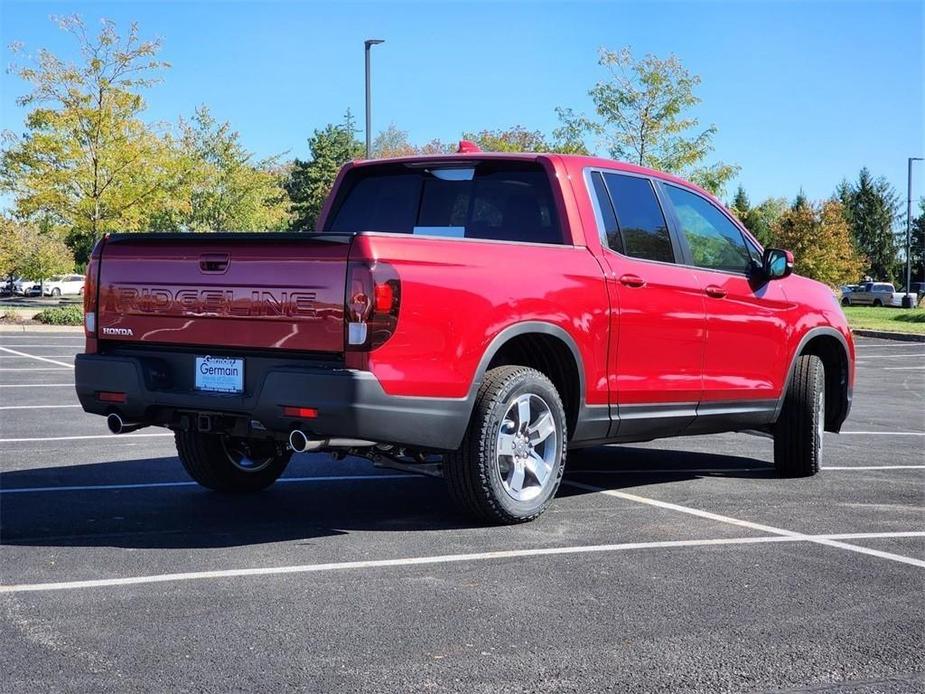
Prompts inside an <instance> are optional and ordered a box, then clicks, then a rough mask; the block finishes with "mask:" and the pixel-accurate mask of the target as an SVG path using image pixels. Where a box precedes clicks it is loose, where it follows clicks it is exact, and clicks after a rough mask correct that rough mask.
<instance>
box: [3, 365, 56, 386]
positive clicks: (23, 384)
mask: <svg viewBox="0 0 925 694" xmlns="http://www.w3.org/2000/svg"><path fill="white" fill-rule="evenodd" d="M63 370H64V369H61V371H63ZM73 387H74V384H73V383H0V388H73Z"/></svg>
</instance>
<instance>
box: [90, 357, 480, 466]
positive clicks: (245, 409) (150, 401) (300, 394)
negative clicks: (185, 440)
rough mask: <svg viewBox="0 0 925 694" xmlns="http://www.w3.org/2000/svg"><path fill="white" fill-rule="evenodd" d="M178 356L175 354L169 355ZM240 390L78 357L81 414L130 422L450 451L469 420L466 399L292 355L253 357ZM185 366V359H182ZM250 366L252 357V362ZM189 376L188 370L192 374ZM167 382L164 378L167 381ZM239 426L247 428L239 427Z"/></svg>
mask: <svg viewBox="0 0 925 694" xmlns="http://www.w3.org/2000/svg"><path fill="white" fill-rule="evenodd" d="M171 356H173V357H175V358H176V355H171ZM253 361H254V362H256V363H255V365H254V367H252V368H250V373H249V374H247V376H246V382H245V393H243V394H241V395H226V394H213V393H203V392H201V391H196V390H192V389H191V388H189V387H179V388H171V387H159V385H158V384H157V379H158V378H159V377H161V376H162V375H163V373H162V372H163V370H164V369H165V367H166V369H167V370H168V371H169V370H170V368H171V367H172V366H174V363H173V360H166V365H165V360H162V359H150V358H146V357H134V356H116V355H108V354H78V355H77V357H76V359H75V383H76V389H77V397H78V398H79V399H80V404H81V406H82V407H83V409H84V410H85V411H86V412H90V413H93V414H100V415H106V414H109V413H111V412H118V413H119V415H120V416H121V417H122V418H123V419H124V420H125V421H127V422H144V423H151V424H159V425H162V426H178V425H179V424H180V422H182V421H183V417H184V416H188V415H190V414H198V413H204V414H212V415H217V416H221V417H225V418H227V419H233V420H236V424H235V432H236V433H241V434H244V435H256V436H261V435H262V436H266V435H268V434H276V435H284V434H288V432H289V431H291V430H292V429H295V428H298V429H301V430H302V431H304V432H306V433H307V434H309V436H310V437H314V438H328V437H338V438H341V437H342V438H355V439H365V440H369V441H375V442H381V443H395V444H401V445H406V446H411V447H415V448H426V449H440V450H453V449H455V448H457V447H458V446H459V443H460V441H461V440H462V437H463V433H464V432H465V429H466V426H467V424H468V420H469V414H470V411H471V405H470V403H469V401H468V400H466V399H443V398H414V397H398V396H393V395H388V394H387V393H385V392H384V391H383V390H382V386H381V385H380V384H379V381H378V380H377V379H376V377H375V376H374V375H373V374H372V373H369V372H366V371H354V370H350V369H343V368H330V367H327V368H326V367H311V366H304V365H300V364H299V363H298V362H297V360H291V363H290V364H287V363H286V360H279V359H275V360H257V359H255V360H253ZM181 363H182V361H181ZM249 365H250V362H249ZM189 372H190V373H192V371H191V370H190V371H189ZM166 380H167V381H168V385H172V383H170V380H171V379H169V378H167V379H166ZM100 391H110V392H119V393H125V394H126V401H125V403H123V404H115V403H112V402H102V401H100V400H99V399H98V397H97V394H98V393H99V392H100ZM284 405H295V406H300V407H311V408H315V409H317V410H318V416H317V418H313V419H292V418H290V417H286V416H284V415H283V409H282V408H283V406H284ZM241 427H244V429H241Z"/></svg>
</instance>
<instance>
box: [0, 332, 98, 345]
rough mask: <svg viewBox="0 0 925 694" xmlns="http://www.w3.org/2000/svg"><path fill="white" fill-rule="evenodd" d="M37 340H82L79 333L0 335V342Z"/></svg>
mask: <svg viewBox="0 0 925 694" xmlns="http://www.w3.org/2000/svg"><path fill="white" fill-rule="evenodd" d="M37 338H40V339H42V340H80V339H82V338H81V337H80V334H79V333H74V334H72V335H45V334H43V333H29V334H27V335H16V334H13V333H2V334H0V340H6V339H16V340H34V339H37ZM81 344H83V343H81Z"/></svg>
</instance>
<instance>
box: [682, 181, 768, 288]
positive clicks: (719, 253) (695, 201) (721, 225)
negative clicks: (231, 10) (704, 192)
mask: <svg viewBox="0 0 925 694" xmlns="http://www.w3.org/2000/svg"><path fill="white" fill-rule="evenodd" d="M664 190H665V191H666V192H667V194H668V198H669V199H670V200H671V204H672V206H673V207H674V211H675V214H676V215H677V217H678V221H679V222H680V224H681V231H682V233H683V234H684V238H685V239H686V240H687V245H688V246H689V247H690V251H691V259H692V261H693V263H694V265H696V266H697V267H702V268H707V269H709V270H725V271H728V272H742V273H744V272H747V271H748V269H749V265H750V264H751V256H750V255H749V252H748V247H747V246H746V245H745V239H744V238H743V236H742V232H741V231H739V228H738V227H737V226H736V225H735V224H733V223H732V222H731V221H730V220H729V218H728V217H726V215H724V214H723V213H722V212H720V211H719V209H717V207H716V206H715V205H714V204H713V203H711V202H710V201H708V200H706V199H705V198H702V197H700V196H699V195H697V194H695V193H692V192H690V191H688V190H684V189H683V188H678V187H677V186H673V185H669V184H666V185H665V186H664Z"/></svg>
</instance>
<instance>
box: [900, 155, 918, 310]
mask: <svg viewBox="0 0 925 694" xmlns="http://www.w3.org/2000/svg"><path fill="white" fill-rule="evenodd" d="M914 161H922V157H909V177H908V179H907V183H906V296H904V297H903V308H914V307H915V302H913V301H912V297H911V296H909V290H910V289H912V162H914Z"/></svg>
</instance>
